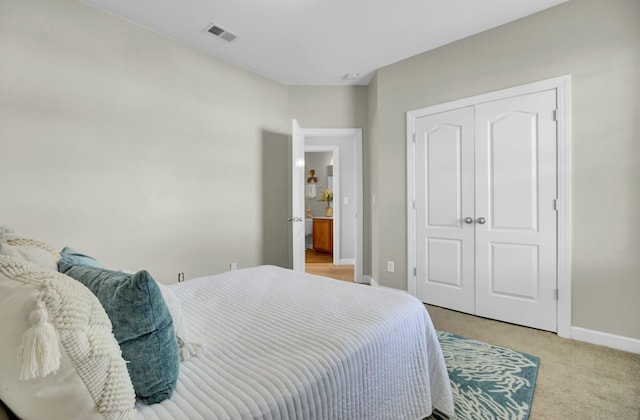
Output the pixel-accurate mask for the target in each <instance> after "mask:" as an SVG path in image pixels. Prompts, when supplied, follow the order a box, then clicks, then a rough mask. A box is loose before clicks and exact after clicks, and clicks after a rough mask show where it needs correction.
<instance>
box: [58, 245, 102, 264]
mask: <svg viewBox="0 0 640 420" xmlns="http://www.w3.org/2000/svg"><path fill="white" fill-rule="evenodd" d="M60 256H61V257H62V258H64V259H65V260H66V261H67V262H68V263H69V264H71V265H81V264H82V265H88V266H90V267H96V268H102V265H100V263H99V262H98V260H96V259H95V258H93V257H91V256H89V255H87V254H83V253H82V252H78V251H76V250H75V249H73V248H70V247H68V246H65V247H64V249H63V250H62V251H60Z"/></svg>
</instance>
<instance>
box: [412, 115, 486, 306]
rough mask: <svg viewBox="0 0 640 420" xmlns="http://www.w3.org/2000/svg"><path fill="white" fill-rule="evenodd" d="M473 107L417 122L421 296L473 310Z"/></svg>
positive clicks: (426, 300) (418, 245) (442, 303)
mask: <svg viewBox="0 0 640 420" xmlns="http://www.w3.org/2000/svg"><path fill="white" fill-rule="evenodd" d="M473 131H474V124H473V107H469V108H461V109H457V110H453V111H449V112H444V113H441V114H435V115H429V116H425V117H422V118H419V119H417V120H416V222H417V223H416V229H417V232H416V238H417V244H416V248H417V261H416V263H417V264H416V265H417V267H416V278H417V296H418V298H419V299H421V300H422V301H423V302H427V303H431V304H434V305H439V306H445V307H447V308H452V309H455V310H458V311H462V312H468V313H473V312H474V311H475V307H474V293H475V284H474V278H473V276H474V230H473V224H469V223H465V221H464V219H465V218H470V219H473V199H474V198H473V176H474V174H473V159H474V158H473V153H474V151H473V141H474V136H473Z"/></svg>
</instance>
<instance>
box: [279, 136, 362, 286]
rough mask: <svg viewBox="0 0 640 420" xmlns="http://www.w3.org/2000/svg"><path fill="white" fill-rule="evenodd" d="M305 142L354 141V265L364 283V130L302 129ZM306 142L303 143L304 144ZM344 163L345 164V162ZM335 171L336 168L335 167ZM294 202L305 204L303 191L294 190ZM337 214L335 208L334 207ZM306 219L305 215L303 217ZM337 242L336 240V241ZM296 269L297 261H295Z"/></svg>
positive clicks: (357, 277) (357, 276)
mask: <svg viewBox="0 0 640 420" xmlns="http://www.w3.org/2000/svg"><path fill="white" fill-rule="evenodd" d="M300 131H301V133H302V137H303V140H304V139H306V138H307V137H327V138H332V137H333V138H344V137H350V138H352V139H353V151H354V158H353V160H354V161H353V162H352V164H353V166H354V168H355V177H356V179H355V183H356V185H355V189H356V191H355V197H354V201H352V204H354V205H355V206H356V209H355V211H356V233H355V235H356V238H355V246H356V249H355V256H356V258H355V264H354V281H355V282H356V283H362V282H363V281H364V280H363V277H362V276H363V275H362V270H363V262H364V261H363V259H364V251H363V250H364V239H363V238H364V236H363V232H364V225H363V218H362V212H363V188H364V187H363V181H362V180H363V175H362V129H361V128H301V130H300ZM305 143H306V142H305V141H303V144H305ZM331 145H332V143H331V141H330V140H329V141H327V146H331ZM304 147H306V145H305V146H304ZM343 163H344V162H343ZM334 171H335V167H334ZM291 196H292V200H301V201H302V203H304V194H303V191H297V190H295V189H294V191H293V192H292V195H291ZM303 208H304V205H303ZM334 212H335V207H334ZM301 216H302V217H304V214H303V215H301ZM334 240H335V239H334ZM294 269H296V267H295V261H294Z"/></svg>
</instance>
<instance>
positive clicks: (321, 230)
mask: <svg viewBox="0 0 640 420" xmlns="http://www.w3.org/2000/svg"><path fill="white" fill-rule="evenodd" d="M339 156H340V149H339V147H338V146H305V157H304V161H305V182H304V184H305V190H304V201H305V221H304V222H305V271H306V272H307V273H312V274H318V275H323V276H326V277H332V278H336V279H338V280H344V281H350V282H353V281H354V266H355V265H354V262H351V261H347V262H346V263H345V262H343V261H341V258H340V245H341V244H342V243H343V242H344V241H343V240H341V239H340V238H341V235H340V227H341V226H342V223H341V217H340V216H341V214H340V210H341V209H340V206H339V205H335V204H334V198H339V197H341V194H340V185H341V184H343V182H341V181H342V180H341V179H340V157H339ZM346 181H347V182H348V181H349V180H346Z"/></svg>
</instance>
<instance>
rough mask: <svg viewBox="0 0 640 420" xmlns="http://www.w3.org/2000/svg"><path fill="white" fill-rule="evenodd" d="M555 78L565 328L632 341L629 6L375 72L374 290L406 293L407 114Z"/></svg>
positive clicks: (634, 55) (587, 4) (639, 26)
mask: <svg viewBox="0 0 640 420" xmlns="http://www.w3.org/2000/svg"><path fill="white" fill-rule="evenodd" d="M564 74H571V75H572V77H573V86H572V87H573V95H572V100H573V153H572V163H573V173H572V185H573V197H572V200H573V215H572V219H573V259H572V270H573V291H572V293H573V302H572V318H573V320H572V324H573V325H575V326H579V327H584V328H587V329H592V330H596V331H604V332H608V333H612V334H617V335H622V336H627V337H632V338H636V339H640V322H638V320H639V319H640V305H639V304H638V296H640V281H638V273H640V257H639V256H640V217H638V216H639V215H640V187H639V185H640V2H639V1H637V0H615V1H607V2H603V1H599V0H573V1H570V2H568V3H564V4H562V5H560V6H557V7H555V8H552V9H549V10H546V11H543V12H540V13H538V14H535V15H532V16H530V17H527V18H524V19H521V20H519V21H516V22H513V23H510V24H507V25H504V26H502V27H498V28H496V29H493V30H490V31H487V32H484V33H482V34H479V35H476V36H473V37H471V38H467V39H464V40H461V41H459V42H456V43H453V44H450V45H447V46H444V47H441V48H439V49H437V50H434V51H431V52H427V53H424V54H421V55H418V56H415V57H412V58H410V59H407V60H404V61H402V62H399V63H396V64H393V65H390V66H388V67H385V68H382V69H381V70H379V71H378V74H377V78H376V79H375V80H374V83H372V84H371V85H370V86H369V101H368V109H369V127H370V136H369V146H370V153H369V154H368V157H369V159H371V161H370V162H369V166H370V167H371V168H372V171H373V172H374V173H375V175H374V179H373V181H372V184H371V188H372V194H374V195H376V196H377V203H378V204H377V206H376V208H375V211H374V214H373V224H372V232H371V237H372V242H373V245H372V246H373V252H372V255H373V270H372V271H373V273H374V275H375V276H376V280H377V281H378V282H379V283H380V284H382V285H385V286H391V287H396V288H401V289H404V288H406V286H407V273H406V267H405V262H406V258H407V255H406V253H407V250H406V248H407V246H406V188H405V186H406V180H405V178H406V147H405V113H406V111H409V110H412V109H417V108H421V107H425V106H429V105H434V104H439V103H443V102H447V101H451V100H454V99H459V98H464V97H468V96H473V95H477V94H481V93H485V92H490V91H494V90H499V89H503V88H507V87H511V86H515V85H520V84H525V83H529V82H533V81H537V80H542V79H546V78H551V77H555V76H559V75H564ZM387 260H395V261H396V272H395V273H387V272H386V270H385V269H384V265H385V263H386V261H387Z"/></svg>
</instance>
